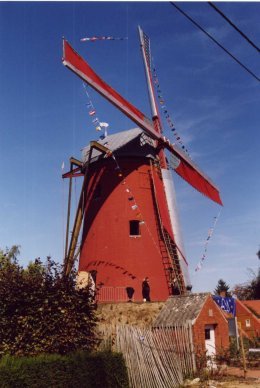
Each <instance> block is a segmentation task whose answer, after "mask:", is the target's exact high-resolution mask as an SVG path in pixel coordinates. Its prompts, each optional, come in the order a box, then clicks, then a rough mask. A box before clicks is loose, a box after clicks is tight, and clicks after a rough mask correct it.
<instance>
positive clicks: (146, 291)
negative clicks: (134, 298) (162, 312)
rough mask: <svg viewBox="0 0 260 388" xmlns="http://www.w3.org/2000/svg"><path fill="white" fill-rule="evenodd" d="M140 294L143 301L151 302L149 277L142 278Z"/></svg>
mask: <svg viewBox="0 0 260 388" xmlns="http://www.w3.org/2000/svg"><path fill="white" fill-rule="evenodd" d="M142 295H143V301H144V302H151V299H150V284H149V278H148V277H146V278H144V280H143V283H142Z"/></svg>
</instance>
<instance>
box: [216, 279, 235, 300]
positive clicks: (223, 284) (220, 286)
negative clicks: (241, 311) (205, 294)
mask: <svg viewBox="0 0 260 388" xmlns="http://www.w3.org/2000/svg"><path fill="white" fill-rule="evenodd" d="M228 290H229V285H228V284H227V283H226V282H225V281H224V280H223V279H219V281H218V284H217V287H216V288H215V290H214V293H215V295H220V293H221V292H223V291H225V292H226V296H231V295H230V292H229V291H228Z"/></svg>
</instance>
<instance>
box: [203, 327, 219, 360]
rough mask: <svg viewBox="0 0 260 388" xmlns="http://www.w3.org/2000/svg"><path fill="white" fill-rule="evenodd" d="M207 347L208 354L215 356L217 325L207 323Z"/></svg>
mask: <svg viewBox="0 0 260 388" xmlns="http://www.w3.org/2000/svg"><path fill="white" fill-rule="evenodd" d="M205 347H206V352H207V356H210V357H211V356H215V354H216V346H215V327H214V325H205Z"/></svg>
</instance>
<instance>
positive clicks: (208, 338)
mask: <svg viewBox="0 0 260 388" xmlns="http://www.w3.org/2000/svg"><path fill="white" fill-rule="evenodd" d="M205 340H210V329H205Z"/></svg>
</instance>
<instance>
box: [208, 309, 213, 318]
mask: <svg viewBox="0 0 260 388" xmlns="http://www.w3.org/2000/svg"><path fill="white" fill-rule="evenodd" d="M209 317H213V310H212V309H209Z"/></svg>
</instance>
